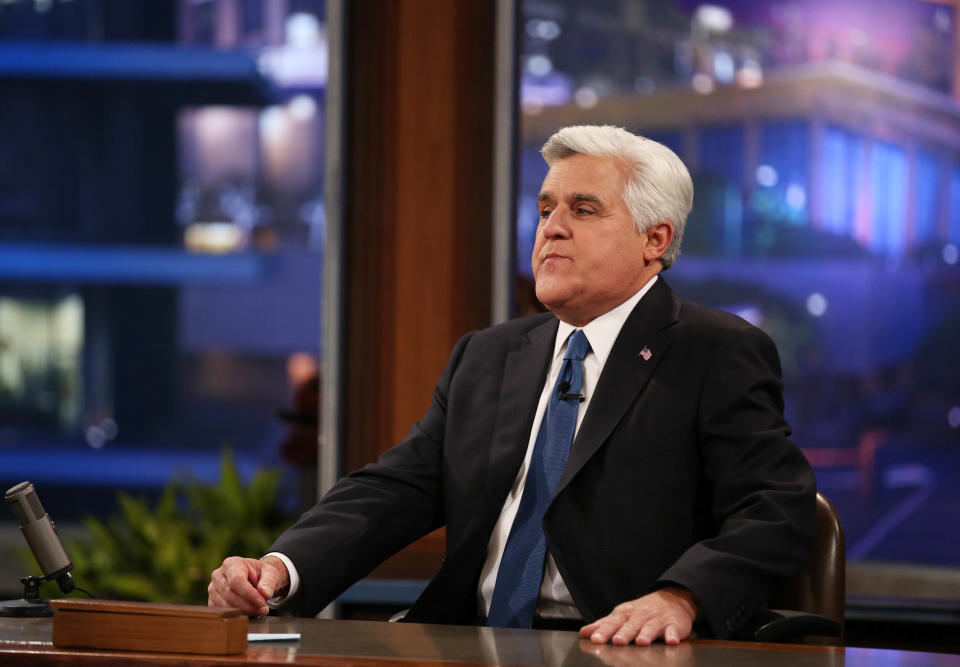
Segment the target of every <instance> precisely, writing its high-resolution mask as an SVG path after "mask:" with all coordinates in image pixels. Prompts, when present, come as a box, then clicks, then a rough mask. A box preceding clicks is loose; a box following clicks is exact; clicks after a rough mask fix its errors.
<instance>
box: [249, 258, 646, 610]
mask: <svg viewBox="0 0 960 667" xmlns="http://www.w3.org/2000/svg"><path fill="white" fill-rule="evenodd" d="M656 281H657V276H654V277H653V278H652V279H651V280H649V281H647V284H646V285H644V286H643V287H641V288H640V291H638V292H637V293H636V294H634V295H633V296H632V297H630V298H629V299H627V300H626V301H624V302H623V303H621V304H620V305H619V306H617V307H616V308H614V309H613V310H610V311H607V312H606V313H604V314H603V315H600V316H599V317H597V318H595V319H593V320H591V321H590V322H589V323H588V324H587V325H586V326H584V327H582V330H583V333H584V335H586V337H587V340H588V341H589V342H590V352H588V353H587V356H586V357H585V358H584V360H583V386H582V388H581V391H580V393H581V394H583V396H584V401H583V403H581V404H580V409H579V410H578V411H577V426H576V431H575V432H574V438H576V432H577V431H579V430H580V424H581V422H583V416H584V415H585V414H586V413H587V408H589V407H590V399H591V398H592V396H593V391H594V389H595V388H596V386H597V380H598V379H599V378H600V373H601V372H602V371H603V365H604V364H605V363H606V361H607V357H609V356H610V350H611V349H612V348H613V344H614V342H615V341H616V340H617V336H619V335H620V329H622V328H623V324H624V322H626V321H627V317H628V316H629V315H630V313H631V312H632V311H633V308H634V306H636V305H637V303H638V302H639V301H640V299H641V298H643V295H644V294H646V293H647V292H648V291H649V290H650V288H651V287H653V284H654V283H655V282H656ZM576 328H577V327H575V326H573V325H572V324H567V323H566V322H564V321H562V320H561V321H560V326H559V327H558V329H557V337H556V339H555V340H554V344H553V361H552V362H551V364H550V371H549V373H547V378H546V381H545V382H544V384H543V390H542V392H541V393H540V403H539V404H538V406H537V413H536V415H535V416H534V418H533V427H532V428H531V429H530V437H529V439H528V442H527V453H526V456H525V457H524V459H523V465H521V466H520V470H519V471H518V472H517V477H516V480H515V481H514V483H513V487H512V488H511V489H510V493H508V494H507V500H506V502H504V504H503V509H502V510H500V518H499V519H497V523H496V525H495V526H494V529H493V534H492V535H491V536H490V541H489V542H488V544H487V560H486V562H485V563H484V564H483V569H482V570H481V572H480V587H479V588H478V590H477V601H478V607H479V611H480V614H481V615H482V616H486V615H487V614H488V613H489V611H490V600H491V599H492V598H493V589H494V586H495V585H496V583H497V570H498V569H499V567H500V559H501V558H503V550H504V548H505V547H506V545H507V537H509V535H510V528H511V527H512V526H513V519H514V517H515V516H516V514H517V510H518V509H519V508H520V498H521V497H522V496H523V487H524V484H525V483H526V481H527V470H528V469H529V467H530V457H531V456H532V455H533V446H534V445H535V444H536V442H537V434H538V433H539V432H540V423H541V422H542V421H543V415H544V414H545V413H546V411H547V403H548V402H549V400H550V392H551V391H552V389H553V385H554V383H556V381H557V376H558V375H559V374H560V367H561V366H562V365H563V354H564V352H565V351H566V347H567V338H568V337H569V336H570V334H571V333H573V331H574V330H575V329H576ZM267 555H268V556H277V557H278V558H280V560H282V561H283V564H284V565H286V566H287V570H288V571H289V573H290V589H289V590H288V591H287V593H286V595H283V596H275V597H274V598H272V599H271V600H269V601H268V604H269V606H270V607H271V608H273V607H279V606H280V605H282V604H283V603H284V602H285V601H286V600H287V599H289V598H290V597H292V596H294V595H296V593H297V591H298V590H299V588H300V577H299V575H298V573H297V568H296V567H295V566H294V565H293V562H292V561H291V560H290V559H289V558H288V557H287V556H285V555H284V554H282V553H278V552H271V553H269V554H267ZM537 615H538V616H543V617H561V618H579V617H580V612H579V611H577V608H576V606H575V605H574V604H573V599H572V598H571V597H570V591H568V590H567V586H566V584H564V583H563V579H562V578H561V577H560V573H559V572H558V571H557V564H556V563H555V562H554V561H553V557H552V556H551V555H550V554H549V553H548V554H547V558H546V566H545V571H544V575H543V584H542V585H541V586H540V599H539V600H538V602H537Z"/></svg>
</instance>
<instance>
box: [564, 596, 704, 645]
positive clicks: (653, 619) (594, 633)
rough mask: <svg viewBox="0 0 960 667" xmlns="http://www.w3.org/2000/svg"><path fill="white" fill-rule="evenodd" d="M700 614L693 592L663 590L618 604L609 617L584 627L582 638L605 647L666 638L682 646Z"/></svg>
mask: <svg viewBox="0 0 960 667" xmlns="http://www.w3.org/2000/svg"><path fill="white" fill-rule="evenodd" d="M698 613H699V609H698V605H697V601H696V599H695V598H694V597H693V593H691V592H690V591H688V590H686V589H684V588H673V587H670V588H661V589H660V590H658V591H654V592H653V593H650V594H649V595H644V596H643V597H642V598H638V599H636V600H631V601H630V602H624V603H623V604H618V605H617V606H616V607H614V608H613V611H611V612H610V613H609V614H607V615H606V616H604V617H603V618H599V619H597V620H596V621H594V622H593V623H591V624H589V625H585V626H583V627H582V628H580V636H581V637H584V638H586V637H589V638H590V641H592V642H594V643H597V644H605V643H606V642H608V641H610V640H611V638H612V640H613V643H614V644H617V645H626V644H629V643H631V642H636V643H637V644H640V645H641V646H648V645H650V644H651V643H653V642H654V641H655V640H656V639H659V638H661V637H662V638H663V641H664V642H665V643H667V644H670V645H674V644H679V643H680V640H682V639H686V638H687V637H689V636H690V631H691V630H692V629H693V621H694V620H695V619H696V618H697V614H698Z"/></svg>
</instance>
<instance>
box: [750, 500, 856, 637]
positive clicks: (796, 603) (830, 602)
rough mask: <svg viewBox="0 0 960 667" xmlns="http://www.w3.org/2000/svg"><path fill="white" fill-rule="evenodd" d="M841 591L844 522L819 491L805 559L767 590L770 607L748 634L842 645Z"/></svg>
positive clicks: (843, 583) (843, 589) (843, 586)
mask: <svg viewBox="0 0 960 667" xmlns="http://www.w3.org/2000/svg"><path fill="white" fill-rule="evenodd" d="M845 596H846V552H845V550H844V543H843V525H842V524H841V523H840V517H839V516H838V515H837V510H836V508H834V506H833V504H832V503H831V502H830V501H829V500H827V498H826V497H825V496H824V495H822V494H820V493H818V494H817V519H816V529H815V534H814V543H813V552H812V553H811V554H810V559H809V560H808V561H807V563H806V565H804V566H803V569H801V570H800V572H799V573H798V574H797V575H796V576H795V577H794V578H793V579H790V580H788V581H786V582H784V584H783V585H782V586H781V587H780V588H779V589H778V590H777V591H776V592H775V593H774V594H773V596H771V598H770V603H769V607H770V608H769V610H767V611H765V612H764V613H763V614H762V615H761V617H759V619H758V622H757V623H756V624H751V625H752V627H753V628H755V629H754V630H753V634H752V639H754V640H755V641H763V642H791V643H803V644H826V645H835V646H842V645H843V616H844V611H845V609H846V600H845Z"/></svg>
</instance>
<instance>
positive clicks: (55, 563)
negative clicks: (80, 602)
mask: <svg viewBox="0 0 960 667" xmlns="http://www.w3.org/2000/svg"><path fill="white" fill-rule="evenodd" d="M4 499H5V500H6V501H7V502H8V503H10V508H11V509H12V510H13V514H14V516H16V518H17V521H18V522H19V523H20V530H21V531H23V536H24V537H25V538H26V539H27V544H28V545H29V547H30V551H31V552H32V553H33V557H34V558H36V559H37V563H38V564H39V565H40V569H41V570H42V571H43V578H44V579H56V580H57V584H59V585H60V590H61V591H63V592H64V593H69V592H70V591H72V590H73V589H74V584H73V577H71V576H70V570H72V569H73V563H72V562H71V561H70V556H69V555H68V554H67V550H66V549H65V548H64V546H63V542H61V541H60V536H59V535H58V534H57V531H56V529H55V528H54V527H53V521H51V520H50V515H49V514H47V513H46V512H45V511H44V509H43V505H41V504H40V498H39V497H38V496H37V491H36V489H34V488H33V484H31V483H30V482H21V483H19V484H17V485H16V486H15V487H13V488H12V489H8V490H7V492H6V494H4Z"/></svg>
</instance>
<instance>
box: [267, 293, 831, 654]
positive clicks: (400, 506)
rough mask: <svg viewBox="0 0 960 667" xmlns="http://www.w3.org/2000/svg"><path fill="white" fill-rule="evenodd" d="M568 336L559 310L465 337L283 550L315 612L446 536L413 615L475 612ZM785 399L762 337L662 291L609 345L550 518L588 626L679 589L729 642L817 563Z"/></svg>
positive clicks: (448, 619) (305, 607) (809, 502)
mask: <svg viewBox="0 0 960 667" xmlns="http://www.w3.org/2000/svg"><path fill="white" fill-rule="evenodd" d="M556 330H557V319H556V318H555V317H554V316H553V315H549V314H545V315H535V316H531V317H526V318H522V319H518V320H513V321H510V322H506V323H504V324H501V325H498V326H495V327H492V328H490V329H485V330H483V331H479V332H474V333H471V334H468V335H466V336H464V337H463V338H462V339H461V340H460V341H459V342H458V343H457V345H456V347H455V348H454V350H453V353H452V354H451V357H450V361H449V363H448V365H447V368H446V370H445V371H444V373H443V376H442V377H441V378H440V380H439V382H438V383H437V386H436V389H435V391H434V396H433V403H432V405H431V406H430V408H429V410H427V413H426V414H425V415H424V417H423V418H422V419H421V420H420V421H419V422H418V423H416V424H415V425H414V426H413V427H412V428H411V430H410V433H409V434H408V435H407V437H406V438H405V439H404V440H403V441H402V442H400V443H399V444H397V445H396V446H395V447H393V448H392V449H390V450H388V451H387V452H385V453H384V454H383V455H382V456H381V457H380V459H379V460H378V462H377V463H375V464H371V465H368V466H366V467H364V468H362V469H361V470H359V471H357V472H355V473H353V474H352V475H350V476H348V477H346V478H344V479H343V480H341V481H340V482H339V483H338V484H337V485H336V486H335V487H334V488H333V489H332V490H331V491H330V493H328V494H327V495H326V496H325V497H324V499H323V500H322V501H321V502H320V503H319V504H318V505H317V506H316V507H314V508H313V509H311V510H310V511H308V512H307V513H305V514H304V515H303V516H302V517H301V518H300V520H299V521H298V522H297V523H296V524H295V525H294V526H293V527H292V528H290V529H289V530H288V531H287V532H285V533H284V534H283V535H282V536H281V537H280V538H279V539H278V540H277V542H276V543H275V544H274V546H273V547H272V550H276V551H280V552H282V553H285V554H287V555H288V556H289V557H290V558H291V560H292V561H293V563H294V564H295V565H296V567H297V570H298V572H299V573H300V576H301V590H302V599H301V603H302V607H301V609H302V613H304V614H314V613H316V612H317V611H318V610H320V609H321V608H323V606H324V605H326V604H327V603H328V602H330V601H331V600H333V599H334V598H335V597H336V596H337V595H339V594H340V593H341V592H342V591H343V590H344V589H345V588H346V587H347V586H349V585H350V584H352V583H353V582H354V581H356V580H357V579H359V578H361V577H363V576H364V575H365V574H366V573H367V572H369V571H370V570H371V569H372V568H373V567H375V566H376V565H378V564H379V563H380V562H382V561H383V560H384V559H385V558H386V557H387V556H389V555H390V554H392V553H393V552H395V551H397V550H398V549H400V548H402V547H403V546H405V545H406V544H408V543H410V542H411V541H413V540H414V539H416V538H418V537H420V536H421V535H424V534H426V533H427V532H429V531H431V530H433V529H435V528H437V527H438V526H441V525H445V526H446V541H447V555H446V557H445V558H444V559H443V562H442V566H441V567H440V570H439V572H438V573H437V574H436V576H435V577H434V578H433V580H432V581H431V582H430V584H429V585H428V586H427V588H426V590H425V591H424V593H423V595H422V596H421V597H420V599H419V600H418V601H417V603H416V605H414V607H413V608H412V609H411V611H410V613H409V615H408V616H407V620H412V621H422V622H436V623H469V622H470V621H471V620H473V619H474V618H475V616H476V614H477V585H478V579H479V574H480V570H481V568H482V566H483V562H484V559H485V558H486V547H487V542H488V540H489V538H490V534H491V531H492V530H493V527H494V524H495V522H496V520H497V517H498V515H499V513H500V510H501V508H502V506H503V502H504V500H505V498H506V494H507V492H508V490H509V489H510V487H511V485H512V484H513V481H514V478H515V477H516V474H517V471H518V470H519V467H520V465H521V462H522V460H523V457H524V453H525V450H526V447H527V443H528V438H529V435H530V429H531V426H532V422H533V417H534V412H535V409H536V406H537V401H538V399H539V396H540V392H541V391H542V389H543V382H544V378H545V377H546V373H547V368H548V364H549V361H550V357H551V355H552V353H553V344H554V338H555V334H556ZM644 347H647V348H648V349H649V350H650V352H651V356H650V357H649V359H644V357H643V356H641V355H640V354H639V353H640V351H641V350H642V349H643V348H644ZM781 394H782V382H781V380H780V364H779V360H778V357H777V352H776V348H775V347H774V345H773V342H772V341H771V340H770V339H769V338H768V337H767V336H766V334H764V333H763V332H761V331H760V330H759V329H757V328H755V327H753V326H751V325H750V324H748V323H746V322H744V321H743V320H741V319H739V318H737V317H735V316H733V315H730V314H727V313H722V312H718V311H713V310H708V309H705V308H701V307H699V306H697V305H695V304H693V303H690V302H688V301H685V300H682V299H678V298H676V297H675V296H674V295H673V292H672V291H671V290H670V288H669V287H668V286H667V284H666V283H665V282H664V281H663V279H662V278H661V279H660V280H658V281H657V283H656V284H655V285H654V286H653V288H652V289H651V290H650V292H648V293H647V294H646V296H644V298H643V299H642V300H641V301H640V303H639V304H638V305H637V307H636V308H635V309H634V311H633V312H632V313H631V314H630V316H629V318H628V319H627V321H626V323H625V324H624V327H623V329H622V330H621V332H620V335H619V337H618V338H617V341H616V343H615V344H614V346H613V349H612V350H611V353H610V356H609V358H608V359H607V361H606V364H605V366H604V369H603V372H602V374H601V376H600V378H599V381H598V384H597V387H596V389H595V393H594V396H593V398H592V399H591V402H590V406H589V409H588V411H587V414H586V415H585V416H584V419H583V422H582V424H581V427H580V430H579V432H578V434H577V437H576V440H575V441H574V443H573V446H572V448H571V452H570V456H569V459H568V461H567V466H566V469H565V471H564V473H563V477H562V478H561V480H560V485H559V488H558V491H557V495H556V497H555V498H554V501H553V503H552V504H551V506H550V508H549V509H548V511H547V514H546V516H545V517H544V529H545V531H546V535H547V546H548V548H549V549H550V553H551V554H552V555H553V557H554V559H555V560H556V563H557V567H558V569H559V571H560V574H561V575H562V577H563V580H564V582H565V583H566V585H567V587H568V588H569V590H570V593H571V595H572V597H573V600H574V602H575V603H576V605H577V607H578V609H579V610H580V612H581V613H582V615H583V617H584V619H585V620H587V621H590V620H593V619H595V618H598V617H600V616H603V615H605V614H607V613H608V612H609V611H610V610H611V609H612V608H613V607H614V606H615V605H616V604H618V603H620V602H623V601H626V600H630V599H633V598H637V597H640V596H642V595H644V594H646V593H648V592H650V591H651V590H652V589H654V588H657V587H659V586H662V585H665V584H667V583H676V584H680V585H682V586H685V587H686V588H688V589H690V590H691V591H693V592H694V594H695V595H696V596H697V599H698V600H699V601H700V604H701V608H702V621H703V624H702V625H701V627H700V630H701V632H704V633H705V634H712V635H713V636H716V637H726V636H728V635H729V634H730V633H731V632H733V631H734V630H736V628H737V627H739V626H740V625H741V624H742V623H743V622H744V621H745V620H746V619H747V618H748V617H749V616H750V615H751V614H752V613H753V612H754V611H756V610H757V609H758V608H759V607H761V606H762V605H763V604H765V602H766V600H767V598H768V597H769V595H770V592H771V591H772V589H773V587H774V586H775V585H776V583H777V582H778V581H780V580H781V579H782V578H784V577H787V576H790V575H791V574H792V573H793V572H794V571H795V570H796V569H797V568H798V567H799V565H800V564H801V563H802V562H803V561H804V560H805V559H806V557H807V556H808V551H809V548H810V547H809V545H810V542H811V536H812V532H813V516H814V495H815V492H816V489H815V482H814V478H813V474H812V472H811V470H810V467H809V465H808V464H807V462H806V460H805V459H804V457H803V455H802V454H801V453H800V451H799V450H798V449H797V448H796V447H795V446H794V445H793V444H791V443H790V442H789V440H787V436H788V435H789V426H788V425H787V423H786V421H785V420H784V418H783V404H782V396H781ZM375 418H376V416H375V415H371V419H375ZM438 565H441V564H440V563H438Z"/></svg>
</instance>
